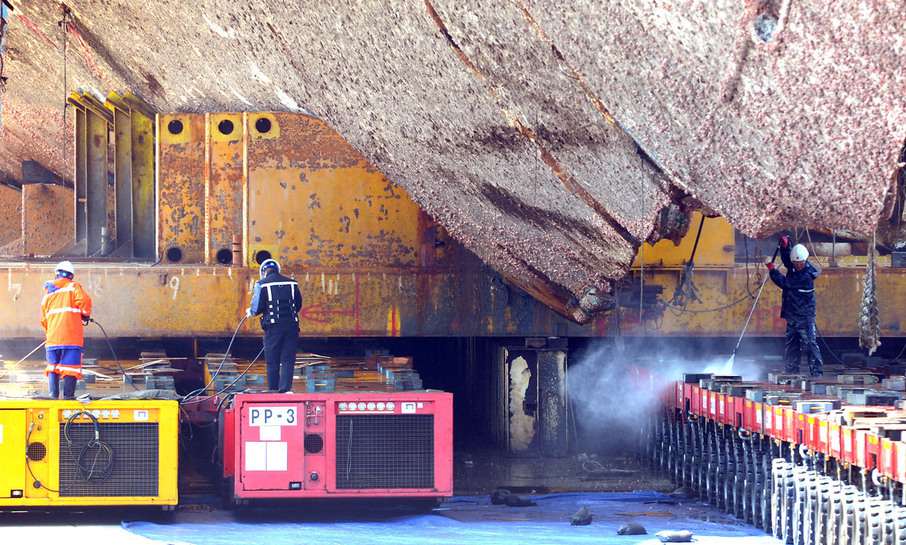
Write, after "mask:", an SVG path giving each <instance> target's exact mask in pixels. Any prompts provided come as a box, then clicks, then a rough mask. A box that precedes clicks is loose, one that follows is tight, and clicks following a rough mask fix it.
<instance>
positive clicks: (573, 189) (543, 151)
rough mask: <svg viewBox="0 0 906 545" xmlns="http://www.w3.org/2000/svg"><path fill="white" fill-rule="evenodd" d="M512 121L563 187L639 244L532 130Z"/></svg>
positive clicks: (623, 235)
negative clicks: (533, 145) (536, 149)
mask: <svg viewBox="0 0 906 545" xmlns="http://www.w3.org/2000/svg"><path fill="white" fill-rule="evenodd" d="M513 123H514V124H515V127H516V130H517V131H519V133H520V134H522V135H523V136H525V137H526V138H528V139H529V141H531V142H532V143H533V144H535V146H536V147H537V148H538V153H539V154H540V155H541V160H542V161H544V163H545V164H546V165H547V166H548V167H550V169H551V171H552V172H553V173H554V175H556V176H557V178H558V179H559V180H560V183H562V184H563V187H565V188H566V189H567V191H569V192H570V193H572V194H573V195H575V196H576V197H578V198H579V199H581V200H582V201H583V202H584V203H585V204H587V205H588V206H589V207H590V208H591V209H592V210H594V211H595V212H596V213H597V214H598V215H599V216H600V217H601V219H603V220H604V221H605V222H607V225H609V226H610V227H611V228H612V229H613V230H614V231H616V232H617V234H619V235H620V236H621V237H623V239H625V240H626V241H627V242H629V243H631V244H634V245H636V246H638V245H639V244H641V240H639V239H638V237H636V236H635V235H633V234H632V233H630V232H629V230H628V229H626V228H625V227H623V225H621V224H620V222H618V221H617V220H616V218H614V217H613V216H612V215H611V214H610V212H608V211H607V210H606V209H605V208H604V206H602V205H601V203H600V202H598V200H597V199H595V198H594V197H593V196H592V194H591V193H589V192H588V190H587V189H585V188H584V187H582V184H580V183H579V182H577V181H576V180H575V178H573V176H572V175H571V174H570V173H569V172H567V171H566V169H565V168H564V167H563V165H562V164H561V163H560V161H558V160H557V158H556V157H554V154H553V153H551V152H550V150H548V149H547V147H545V146H544V144H542V143H541V141H539V140H538V138H537V136H536V135H535V132H534V131H533V130H531V129H530V128H528V127H526V126H525V125H523V124H522V123H520V122H519V120H517V119H514V120H513Z"/></svg>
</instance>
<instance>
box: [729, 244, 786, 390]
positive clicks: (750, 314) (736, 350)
mask: <svg viewBox="0 0 906 545" xmlns="http://www.w3.org/2000/svg"><path fill="white" fill-rule="evenodd" d="M779 251H780V246H779V245H778V246H777V248H775V249H774V256H773V257H771V263H774V262H775V261H777V253H778V252H779ZM770 277H771V275H770V274H767V275H765V277H764V280H762V281H761V285H760V286H758V293H756V294H755V301H754V302H753V303H752V308H751V309H749V315H748V316H747V317H746V323H745V324H743V326H742V333H740V334H739V340H738V341H736V347H735V348H734V349H733V353H732V354H730V358H729V359H728V360H727V364H726V365H725V366H724V368H723V370H722V371H721V373H722V374H725V375H726V374H730V372H731V371H732V370H733V364H734V363H735V362H736V353H737V352H738V351H739V346H740V345H741V344H742V339H743V337H745V336H746V329H748V328H749V322H750V321H751V320H752V314H754V313H755V307H757V306H758V299H760V298H761V292H762V290H764V285H765V284H767V283H768V279H769V278H770Z"/></svg>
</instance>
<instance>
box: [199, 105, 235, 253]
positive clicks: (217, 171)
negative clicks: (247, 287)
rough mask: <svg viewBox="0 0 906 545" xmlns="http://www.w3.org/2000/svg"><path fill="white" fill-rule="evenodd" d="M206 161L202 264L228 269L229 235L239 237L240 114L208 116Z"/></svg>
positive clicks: (230, 242) (230, 238)
mask: <svg viewBox="0 0 906 545" xmlns="http://www.w3.org/2000/svg"><path fill="white" fill-rule="evenodd" d="M208 119H209V128H208V134H209V135H210V139H209V142H208V147H209V152H208V157H209V160H210V163H209V167H208V171H207V172H208V176H209V177H208V180H207V184H208V191H207V199H206V207H205V209H206V217H207V222H206V225H207V230H206V236H205V239H206V249H205V255H206V261H207V262H208V263H218V264H221V265H230V264H232V262H233V252H232V240H233V235H239V236H240V237H241V236H242V234H243V227H242V210H243V201H244V198H245V193H244V191H243V166H244V165H243V158H244V157H245V150H244V149H243V145H244V142H245V138H244V129H243V121H242V114H234V113H220V114H211V115H210V116H209V118H208Z"/></svg>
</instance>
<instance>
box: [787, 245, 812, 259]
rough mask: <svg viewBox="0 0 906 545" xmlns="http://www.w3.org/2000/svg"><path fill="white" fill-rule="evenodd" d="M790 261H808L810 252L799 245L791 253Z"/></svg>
mask: <svg viewBox="0 0 906 545" xmlns="http://www.w3.org/2000/svg"><path fill="white" fill-rule="evenodd" d="M790 259H791V260H793V261H805V260H806V259H808V250H807V249H806V248H805V246H803V245H802V244H797V245H795V246H793V251H792V252H790Z"/></svg>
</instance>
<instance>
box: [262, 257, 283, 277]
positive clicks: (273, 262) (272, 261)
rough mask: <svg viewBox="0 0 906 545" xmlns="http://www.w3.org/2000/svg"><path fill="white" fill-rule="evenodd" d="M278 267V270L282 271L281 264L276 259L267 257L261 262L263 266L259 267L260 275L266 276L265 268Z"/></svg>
mask: <svg viewBox="0 0 906 545" xmlns="http://www.w3.org/2000/svg"><path fill="white" fill-rule="evenodd" d="M269 268H273V269H277V272H280V264H279V263H277V260H276V259H271V258H267V259H265V260H264V261H262V262H261V266H260V267H258V276H260V277H261V278H264V269H269Z"/></svg>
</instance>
